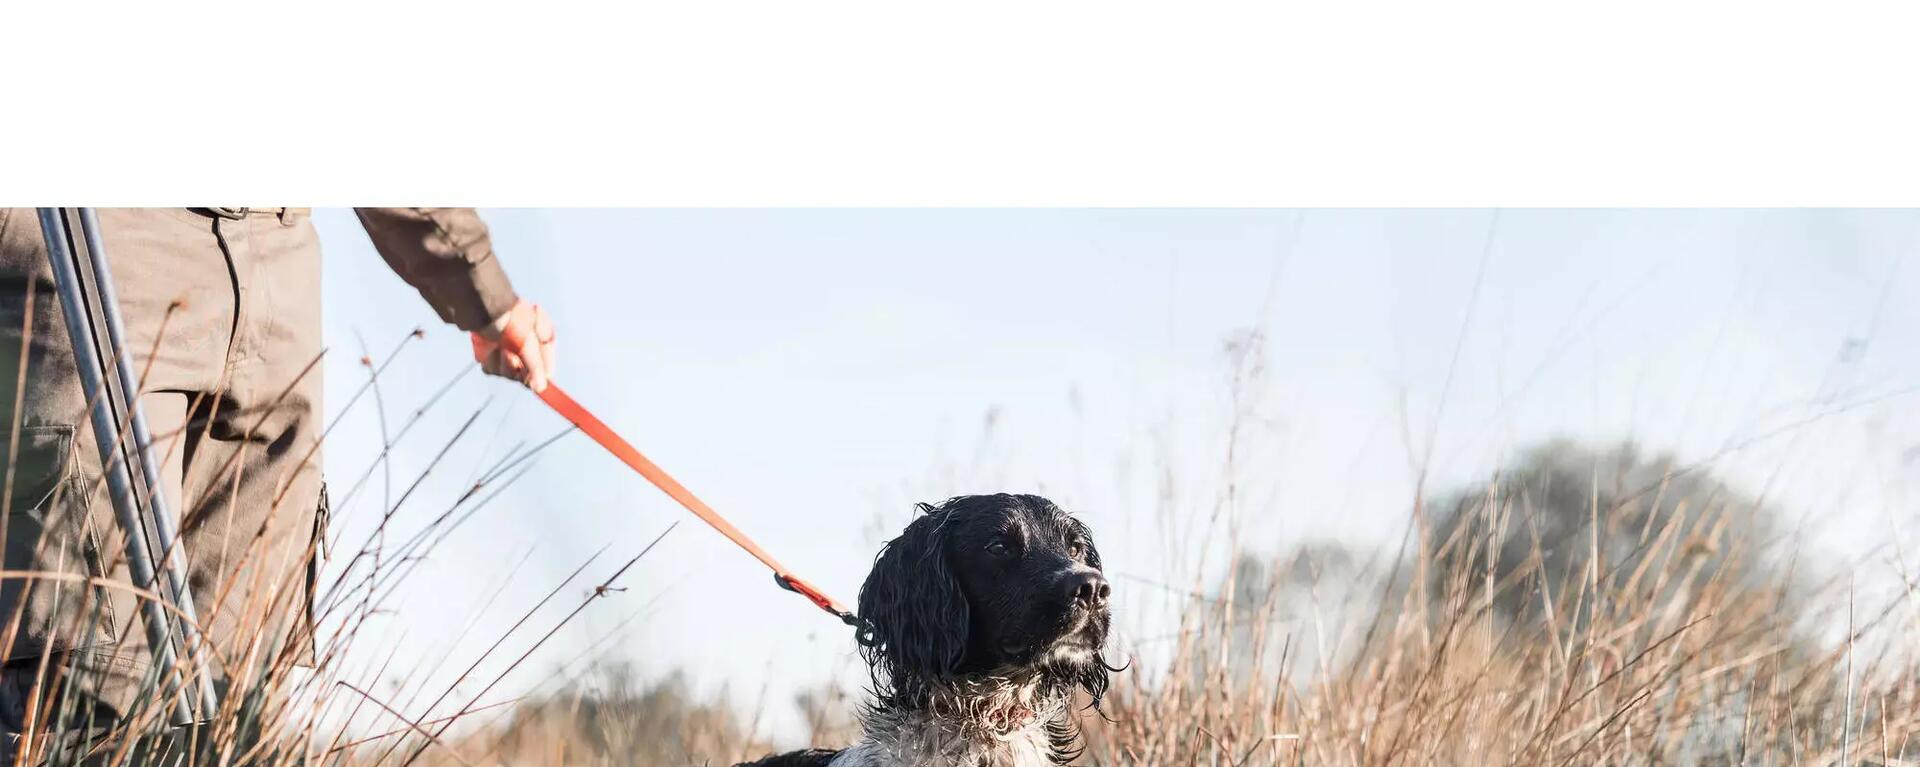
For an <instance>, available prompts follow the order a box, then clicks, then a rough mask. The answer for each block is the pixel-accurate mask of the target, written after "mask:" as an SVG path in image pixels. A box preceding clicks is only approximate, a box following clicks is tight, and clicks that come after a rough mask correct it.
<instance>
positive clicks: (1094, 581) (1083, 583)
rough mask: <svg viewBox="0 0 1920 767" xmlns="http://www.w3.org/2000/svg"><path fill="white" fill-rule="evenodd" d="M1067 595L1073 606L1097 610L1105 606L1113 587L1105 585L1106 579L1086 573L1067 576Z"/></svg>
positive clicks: (1096, 574)
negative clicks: (1070, 597)
mask: <svg viewBox="0 0 1920 767" xmlns="http://www.w3.org/2000/svg"><path fill="white" fill-rule="evenodd" d="M1067 593H1068V594H1070V595H1071V596H1072V597H1073V601H1074V603H1075V604H1079V605H1081V606H1083V607H1086V608H1088V609H1092V610H1098V609H1100V608H1102V607H1106V606H1107V595H1109V594H1112V593H1113V587H1112V586H1108V585H1107V579H1106V577H1104V576H1102V575H1101V574H1099V573H1097V572H1093V571H1087V572H1082V573H1075V574H1073V575H1069V576H1067Z"/></svg>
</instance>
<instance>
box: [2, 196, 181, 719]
mask: <svg viewBox="0 0 1920 767" xmlns="http://www.w3.org/2000/svg"><path fill="white" fill-rule="evenodd" d="M39 213H40V231H41V234H42V235H43V236H44V237H45V239H46V244H47V259H48V261H49V262H50V263H51V265H52V267H53V281H54V286H55V288H56V289H57V290H58V291H59V294H60V308H61V314H62V315H63V316H64V317H65V319H66V325H67V337H68V340H69V341H70V342H71V343H72V345H73V359H74V367H75V368H76V369H77V370H78V372H79V374H80V388H81V393H82V395H83V396H84V397H85V398H86V402H87V417H88V420H89V421H91V422H92V424H93V435H94V441H95V443H96V445H97V446H98V448H99V450H100V465H101V471H102V473H103V474H104V475H105V478H106V483H107V492H108V495H109V496H110V497H111V499H112V501H113V511H114V519H115V521H116V522H118V523H119V526H120V530H121V532H122V533H123V535H124V537H125V539H126V541H125V543H126V554H127V567H128V569H129V571H130V574H131V575H132V576H133V582H134V584H135V585H136V586H139V587H142V588H146V589H149V590H153V591H155V592H156V593H164V592H162V591H161V590H160V589H157V588H156V586H157V585H158V584H157V579H156V578H155V577H154V575H155V573H154V567H153V559H152V554H151V551H152V549H150V548H149V544H150V541H149V539H148V537H147V534H146V528H147V526H146V524H145V523H144V522H143V521H142V520H141V514H140V502H139V497H138V494H137V493H136V492H135V491H134V488H133V482H134V479H133V477H132V475H131V474H129V473H128V469H127V463H128V461H127V458H128V457H129V456H127V455H126V452H127V451H126V450H125V449H124V445H123V443H122V441H121V439H120V428H119V423H118V419H116V418H115V413H114V408H113V403H112V402H111V401H110V395H109V393H108V388H109V384H108V381H107V378H106V372H105V370H104V368H105V365H104V364H103V363H102V362H101V359H100V354H101V348H100V345H99V341H100V339H99V338H98V336H96V334H95V333H94V329H93V324H92V320H93V318H92V316H91V312H90V311H89V303H88V302H87V300H86V296H85V293H84V292H83V290H82V288H81V284H80V280H81V276H80V273H79V265H78V261H79V258H78V254H77V251H79V250H81V249H82V248H84V247H86V241H85V238H84V233H83V238H82V239H75V238H74V236H73V235H74V233H73V232H72V231H70V230H69V229H68V227H67V222H66V221H65V220H64V216H63V215H62V214H61V211H60V210H58V209H55V208H41V209H39ZM116 356H124V355H116ZM130 404H131V405H133V407H134V408H137V407H138V404H139V403H138V402H137V401H134V402H132V403H130ZM135 412H137V410H136V411H135ZM142 479H145V475H144V472H143V476H142ZM157 489H158V488H156V490H157ZM156 494H157V493H156ZM141 617H142V619H143V622H144V623H145V624H146V630H147V649H148V651H149V652H150V653H152V658H153V663H154V666H155V667H156V668H157V670H158V672H159V673H160V674H161V675H162V678H163V679H165V680H166V684H167V687H168V691H169V693H170V694H171V695H172V696H173V698H174V706H173V713H172V720H173V722H174V723H175V724H180V725H187V724H192V723H194V722H195V721H196V717H195V716H194V713H195V712H194V708H193V700H192V697H193V696H191V695H189V689H190V688H189V686H188V685H186V684H183V683H182V680H181V679H180V678H179V676H178V672H177V659H178V657H179V656H178V653H177V650H176V648H175V646H174V637H175V634H176V632H175V630H174V628H173V626H172V624H173V623H174V621H172V620H171V618H170V616H169V615H168V614H167V611H166V609H165V608H164V607H162V606H161V604H160V603H159V602H158V601H155V600H151V599H143V600H141Z"/></svg>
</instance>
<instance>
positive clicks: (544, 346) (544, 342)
mask: <svg viewBox="0 0 1920 767" xmlns="http://www.w3.org/2000/svg"><path fill="white" fill-rule="evenodd" d="M533 311H534V313H533V330H534V333H533V337H534V338H535V339H536V341H535V342H536V343H537V344H538V345H539V346H540V365H541V367H542V370H541V372H542V373H543V374H545V375H546V377H548V378H552V377H553V372H554V365H553V342H554V330H553V318H552V317H549V316H547V310H545V309H542V308H540V307H539V306H538V305H535V306H534V307H533Z"/></svg>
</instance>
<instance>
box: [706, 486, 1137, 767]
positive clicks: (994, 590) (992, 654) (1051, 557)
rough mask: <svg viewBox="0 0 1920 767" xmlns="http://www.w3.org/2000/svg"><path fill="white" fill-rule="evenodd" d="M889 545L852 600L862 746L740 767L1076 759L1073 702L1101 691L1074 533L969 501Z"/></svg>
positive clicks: (1010, 498)
mask: <svg viewBox="0 0 1920 767" xmlns="http://www.w3.org/2000/svg"><path fill="white" fill-rule="evenodd" d="M920 510H921V512H922V514H921V515H920V516H919V517H918V518H916V519H914V520H913V522H912V523H911V524H909V525H907V529H906V531H905V532H903V533H901V534H900V537H898V538H895V539H893V540H892V541H890V542H888V543H887V545H886V547H885V548H883V549H881V551H880V556H879V558H878V559H876V560H875V561H874V564H873V572H872V573H870V574H869V575H868V576H867V582H866V584H865V585H863V586H861V587H860V616H861V617H862V618H864V619H865V620H866V621H868V623H869V624H870V629H871V633H870V634H864V635H863V636H862V637H861V641H860V644H861V654H862V655H863V656H865V658H866V660H867V664H868V665H869V666H871V667H872V672H873V688H874V689H873V697H874V699H873V701H872V702H871V703H869V704H868V705H867V706H866V708H865V709H864V710H863V711H862V712H861V716H860V722H861V725H862V727H863V728H864V730H865V735H864V736H863V737H862V738H861V740H860V742H859V743H857V744H855V745H854V746H853V747H852V748H848V749H846V750H844V751H821V750H811V751H800V752H794V753H790V754H782V755H778V756H770V757H767V758H766V759H763V760H761V761H758V762H752V763H750V765H747V766H743V767H756V766H757V767H819V766H821V765H827V766H828V767H908V766H909V765H911V766H912V767H1054V766H1056V765H1064V764H1067V763H1069V762H1071V761H1072V760H1073V759H1074V758H1075V757H1077V756H1079V754H1080V750H1081V747H1080V746H1079V740H1080V728H1079V723H1078V720H1077V709H1076V707H1075V705H1074V696H1075V693H1076V692H1077V691H1080V690H1084V691H1086V693H1087V695H1088V696H1089V697H1090V699H1091V701H1092V705H1094V706H1098V705H1099V703H1100V697H1101V695H1103V694H1104V693H1105V692H1106V690H1107V674H1108V673H1109V672H1110V671H1114V670H1117V669H1113V668H1111V667H1109V666H1108V665H1107V662H1106V659H1105V657H1104V656H1103V655H1102V653H1101V648H1102V647H1103V646H1104V645H1105V644H1106V640H1107V629H1108V626H1109V624H1110V623H1111V622H1112V618H1111V616H1110V615H1109V613H1108V611H1107V597H1108V595H1109V593H1110V591H1111V589H1110V588H1109V586H1108V585H1107V579H1106V578H1105V577H1104V576H1103V575H1102V574H1101V572H1100V552H1099V550H1098V549H1095V548H1094V546H1093V538H1092V536H1091V535H1090V534H1089V533H1088V531H1087V527H1086V525H1084V524H1081V523H1080V521H1079V520H1076V519H1074V518H1073V517H1071V516H1069V515H1068V514H1067V513H1066V512H1065V511H1062V510H1061V509H1060V507H1058V506H1055V505H1054V504H1053V502H1052V501H1048V500H1047V499H1045V498H1041V497H1040V496H1037V495H969V496H962V497H959V498H954V499H952V500H949V501H947V502H946V503H943V504H940V505H939V506H930V505H927V504H921V505H920Z"/></svg>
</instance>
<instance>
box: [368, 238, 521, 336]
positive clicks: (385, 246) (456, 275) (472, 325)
mask: <svg viewBox="0 0 1920 767" xmlns="http://www.w3.org/2000/svg"><path fill="white" fill-rule="evenodd" d="M353 211H354V213H356V214H358V215H359V216H360V225H361V226H362V227H365V228H366V230H367V236H368V237H371V238H372V239H373V247H374V249H376V250H379V251H380V256H381V257H382V258H385V259H386V260H387V265H388V266H391V267H393V271H395V272H397V273H398V274H399V275H400V278H401V279H403V280H406V281H407V284H409V285H412V286H413V287H414V289H416V290H419V291H420V295H421V297H423V298H425V299H427V303H428V304H431V305H432V306H433V310H434V311H436V312H439V313H440V319H443V320H446V321H447V322H450V323H453V325H454V326H456V327H458V328H460V329H461V330H478V329H480V328H482V327H485V326H486V325H487V324H489V323H491V322H493V321H494V320H495V319H496V318H498V317H499V316H500V315H503V314H506V313H507V310H508V309H511V308H513V304H514V302H515V301H518V300H519V296H517V295H515V294H514V292H513V285H512V284H511V283H509V282H507V273H506V272H505V271H504V270H502V269H501V268H500V262H499V261H497V260H495V259H494V257H493V240H492V238H491V237H489V236H488V235H487V225H486V223H485V222H483V221H481V220H480V214H478V213H476V212H474V210H473V209H472V208H354V209H353Z"/></svg>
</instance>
